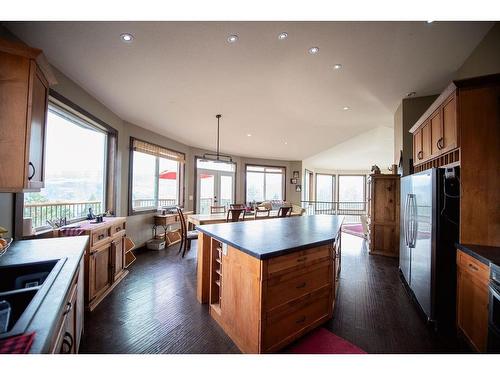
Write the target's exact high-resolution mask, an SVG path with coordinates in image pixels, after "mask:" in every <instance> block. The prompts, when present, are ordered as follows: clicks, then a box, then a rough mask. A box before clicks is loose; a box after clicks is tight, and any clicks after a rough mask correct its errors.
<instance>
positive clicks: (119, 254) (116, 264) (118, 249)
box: [111, 237, 125, 281]
mask: <svg viewBox="0 0 500 375" xmlns="http://www.w3.org/2000/svg"><path fill="white" fill-rule="evenodd" d="M111 252H112V254H113V281H114V280H116V279H117V278H118V277H119V276H120V274H121V273H122V271H123V268H124V258H125V257H124V254H123V237H119V238H117V239H115V240H114V241H113V242H112V243H111Z"/></svg>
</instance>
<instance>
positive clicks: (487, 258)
mask: <svg viewBox="0 0 500 375" xmlns="http://www.w3.org/2000/svg"><path fill="white" fill-rule="evenodd" d="M456 245H457V247H458V248H459V249H460V250H462V251H463V252H464V253H466V254H469V255H470V256H471V257H473V258H475V259H477V260H479V261H480V262H482V263H484V264H486V265H487V266H488V267H489V266H490V263H492V264H494V265H496V266H497V267H500V247H497V246H482V245H469V244H460V243H457V244H456Z"/></svg>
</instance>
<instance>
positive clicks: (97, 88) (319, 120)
mask: <svg viewBox="0 0 500 375" xmlns="http://www.w3.org/2000/svg"><path fill="white" fill-rule="evenodd" d="M6 26H7V27H8V28H9V29H10V30H11V31H12V32H13V33H14V34H16V35H17V36H18V37H20V38H21V39H23V40H24V41H25V42H26V43H28V44H30V45H32V46H34V47H38V48H42V49H43V50H44V51H45V53H46V55H47V57H48V59H49V61H50V62H51V63H52V64H53V65H54V66H56V67H57V68H58V69H59V70H61V71H62V72H63V73H65V74H66V75H67V76H69V77H70V78H71V79H73V80H74V81H75V82H76V83H78V84H79V85H80V86H82V87H83V88H84V89H85V90H87V91H88V92H89V93H90V94H92V95H93V96H95V97H96V98H97V99H98V100H100V101H101V102H102V103H103V104H105V105H106V106H107V107H108V108H110V109H111V110H112V111H114V112H115V113H116V114H117V115H119V116H120V117H121V118H123V119H124V120H126V121H128V122H131V123H134V124H137V125H139V126H142V127H144V128H147V129H150V130H152V131H155V132H157V133H160V134H162V135H165V136H167V137H170V138H173V139H176V140H178V141H180V142H183V143H186V144H188V145H191V146H195V147H200V148H207V149H214V147H215V139H216V136H215V134H216V133H215V130H216V119H215V114H217V113H222V114H223V118H222V121H221V151H222V152H224V153H230V154H234V155H243V156H251V157H262V158H276V159H286V160H303V159H306V158H309V157H312V156H314V155H316V154H318V153H320V152H322V151H324V150H328V149H330V148H332V147H334V146H335V145H338V144H340V143H342V142H344V141H346V140H348V139H351V138H353V137H356V136H358V135H360V134H362V133H365V132H368V131H370V130H372V129H375V128H379V127H381V126H382V127H392V126H393V114H394V111H395V110H396V107H397V105H398V102H399V101H400V100H401V98H402V97H404V96H405V94H406V93H408V92H410V91H416V92H417V95H426V94H430V93H437V92H439V91H440V90H442V89H443V88H444V86H445V85H446V84H447V83H448V82H449V81H450V80H451V79H452V78H453V74H454V72H455V71H456V70H457V69H458V68H459V67H460V66H461V64H462V63H463V61H464V60H465V59H466V58H467V57H468V55H469V54H470V53H471V51H472V50H473V49H474V47H475V46H476V45H477V44H478V43H479V42H480V40H481V39H482V37H483V36H484V35H485V34H486V32H487V31H488V29H489V28H490V27H491V26H492V23H477V22H434V23H431V24H428V23H426V22H17V23H6ZM282 31H286V32H288V35H289V36H288V38H287V39H286V40H283V41H280V40H278V38H277V35H278V33H279V32H282ZM123 32H130V33H132V34H133V35H134V36H135V40H134V42H133V43H131V44H125V43H123V42H122V41H121V40H120V37H119V36H120V34H121V33H123ZM229 34H237V35H238V36H239V40H238V42H237V43H235V44H228V43H227V42H226V38H227V36H228V35H229ZM311 46H318V47H319V48H320V52H319V54H318V55H314V56H312V55H309V54H308V53H307V50H308V48H309V47H311ZM335 63H340V64H342V65H343V66H344V68H343V69H341V70H334V69H333V68H332V67H333V65H334V64H335ZM56 89H57V87H56ZM344 106H349V107H350V108H351V109H350V110H348V111H344V110H343V109H342V108H343V107H344ZM247 134H252V136H251V137H247ZM285 142H287V144H285ZM351 146H352V147H354V148H356V147H357V148H358V149H359V148H360V147H361V146H362V145H356V144H352V145H351ZM369 164H370V165H371V164H372V163H369Z"/></svg>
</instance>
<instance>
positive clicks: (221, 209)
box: [210, 206, 226, 214]
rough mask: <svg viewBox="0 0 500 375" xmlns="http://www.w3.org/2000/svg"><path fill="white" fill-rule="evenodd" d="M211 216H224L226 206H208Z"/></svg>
mask: <svg viewBox="0 0 500 375" xmlns="http://www.w3.org/2000/svg"><path fill="white" fill-rule="evenodd" d="M210 213H211V214H225V213H226V206H210Z"/></svg>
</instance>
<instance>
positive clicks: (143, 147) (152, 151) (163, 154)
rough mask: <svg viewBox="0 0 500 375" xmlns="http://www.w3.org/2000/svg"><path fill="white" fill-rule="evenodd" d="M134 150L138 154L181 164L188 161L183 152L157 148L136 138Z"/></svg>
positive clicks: (133, 142)
mask: <svg viewBox="0 0 500 375" xmlns="http://www.w3.org/2000/svg"><path fill="white" fill-rule="evenodd" d="M132 149H133V150H134V151H137V152H142V153H144V154H149V155H153V156H158V157H160V158H164V159H169V160H173V161H177V162H179V163H184V162H185V161H186V157H185V156H184V154H183V153H182V152H177V151H173V150H169V149H168V148H164V147H161V146H157V145H154V144H151V143H149V142H144V141H141V140H139V139H135V138H133V140H132Z"/></svg>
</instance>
